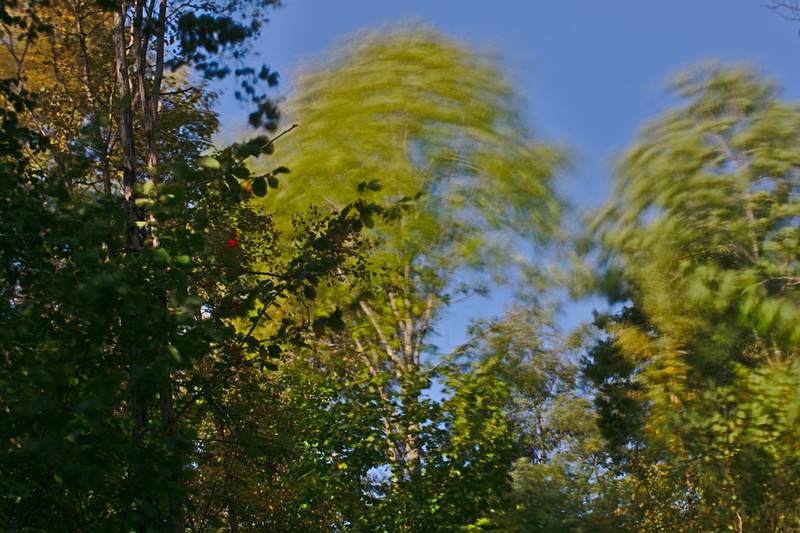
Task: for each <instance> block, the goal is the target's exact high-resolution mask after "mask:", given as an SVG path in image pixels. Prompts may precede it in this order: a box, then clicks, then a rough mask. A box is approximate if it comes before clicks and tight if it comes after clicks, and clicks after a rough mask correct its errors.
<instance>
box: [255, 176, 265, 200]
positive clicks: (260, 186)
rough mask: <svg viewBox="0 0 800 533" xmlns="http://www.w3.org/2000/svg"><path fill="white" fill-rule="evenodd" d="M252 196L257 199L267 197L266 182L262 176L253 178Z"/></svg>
mask: <svg viewBox="0 0 800 533" xmlns="http://www.w3.org/2000/svg"><path fill="white" fill-rule="evenodd" d="M253 194H255V195H256V196H258V197H259V198H263V197H264V196H266V195H267V180H266V178H264V176H258V177H256V178H253Z"/></svg>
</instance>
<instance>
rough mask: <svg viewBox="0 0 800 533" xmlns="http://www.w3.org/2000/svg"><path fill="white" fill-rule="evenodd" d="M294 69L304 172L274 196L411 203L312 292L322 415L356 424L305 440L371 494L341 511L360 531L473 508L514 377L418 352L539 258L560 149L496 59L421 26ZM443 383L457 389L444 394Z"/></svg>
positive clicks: (498, 457)
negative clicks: (446, 323)
mask: <svg viewBox="0 0 800 533" xmlns="http://www.w3.org/2000/svg"><path fill="white" fill-rule="evenodd" d="M294 86H295V89H294V92H293V93H292V94H291V95H290V96H289V98H288V99H287V101H286V103H285V106H284V108H283V109H284V113H285V115H286V116H288V118H289V119H290V120H292V121H294V122H297V123H298V124H299V125H300V127H299V128H298V129H297V130H296V132H293V135H292V136H291V139H289V140H287V142H286V146H285V149H286V150H287V152H286V159H285V161H286V162H287V164H289V165H290V166H291V167H292V168H293V169H298V171H297V172H295V173H293V174H292V176H291V179H290V180H287V186H286V187H283V188H281V190H279V191H277V192H276V193H274V194H270V195H268V196H267V197H266V201H265V203H264V205H265V207H266V208H267V209H268V210H270V211H273V210H280V211H281V212H283V213H286V214H291V213H298V212H301V211H302V210H303V209H304V206H305V205H307V204H309V203H312V204H321V205H325V206H329V208H330V209H331V210H332V211H333V212H337V211H339V210H341V209H342V207H343V206H344V205H345V204H346V203H348V202H349V201H350V197H351V196H352V192H351V191H352V190H353V188H359V189H360V190H363V191H365V192H371V194H373V195H374V196H375V197H376V198H381V199H382V201H384V202H388V203H393V204H394V208H395V211H396V212H397V213H398V214H399V213H401V212H402V213H403V216H400V217H399V218H398V219H397V220H396V221H395V222H394V224H390V225H388V226H383V225H382V226H380V227H375V228H372V230H371V231H370V232H368V235H369V238H370V239H371V241H372V243H373V244H372V246H373V249H372V251H371V253H370V259H371V263H372V267H371V269H370V276H369V278H368V279H359V280H352V283H351V285H350V286H349V287H347V288H339V289H338V290H335V291H323V290H321V291H319V292H317V291H313V292H311V291H310V294H312V296H313V297H315V298H316V303H315V306H314V307H313V308H312V309H311V317H310V318H311V320H313V321H314V323H315V325H316V327H317V331H318V332H319V333H320V335H319V341H318V343H317V345H316V348H315V349H316V352H317V353H316V354H315V355H313V356H311V357H310V361H311V362H312V366H311V369H310V370H311V372H312V373H314V372H322V375H323V380H324V381H326V382H327V384H326V385H325V386H324V387H325V388H326V389H329V390H334V391H336V394H335V396H334V397H332V398H331V400H330V405H329V414H330V416H331V418H330V419H327V420H326V421H325V424H326V428H321V429H320V431H323V432H324V431H335V429H334V428H339V427H347V428H351V429H352V428H356V427H357V428H360V429H359V430H355V431H357V432H356V433H354V434H352V435H350V436H349V437H348V438H347V440H345V441H341V440H334V439H335V437H331V440H328V441H327V442H328V444H327V445H326V444H325V442H326V441H325V439H313V440H308V442H318V443H319V445H314V446H312V447H313V450H311V451H313V453H315V454H319V455H320V456H321V457H334V455H333V454H336V455H335V456H336V457H339V458H338V459H336V460H330V459H328V460H329V461H330V462H329V463H328V464H329V465H330V466H331V467H332V468H337V469H339V470H340V471H345V472H347V474H346V475H344V476H342V475H339V476H336V475H335V474H336V472H332V473H331V474H330V479H336V480H339V481H341V483H342V484H349V486H350V487H351V489H350V491H351V492H352V490H353V489H352V487H355V488H356V492H357V493H358V494H360V497H359V498H360V500H361V502H362V506H361V507H360V508H357V509H355V510H353V511H352V512H349V513H346V514H345V519H346V520H347V521H348V522H347V523H348V527H351V528H356V529H354V530H362V529H363V530H373V529H374V528H376V527H384V528H387V529H389V530H394V531H406V530H409V531H433V530H435V531H445V530H448V528H456V527H457V526H458V525H459V524H466V523H470V522H471V521H472V520H473V519H474V518H475V517H477V516H480V515H481V514H483V513H485V512H486V511H487V505H488V503H487V502H489V501H491V499H492V498H494V497H496V495H497V494H498V491H499V489H501V488H502V486H503V478H504V476H505V474H504V472H505V466H504V465H505V464H507V461H508V455H507V454H506V452H505V451H504V450H506V449H507V444H506V443H505V439H507V436H506V435H507V431H506V429H505V424H506V422H505V421H504V419H503V415H502V409H501V407H502V402H503V397H504V396H505V395H506V392H505V391H504V389H503V387H502V384H499V383H493V382H492V380H491V379H488V378H486V377H484V376H485V375H487V374H486V371H485V370H481V365H480V364H478V365H477V366H473V365H468V364H462V363H458V362H457V356H458V355H459V351H458V350H456V353H453V354H451V355H450V356H448V357H444V358H438V360H437V358H436V357H431V358H429V359H428V360H426V358H425V357H424V355H425V353H426V352H431V353H435V348H434V347H433V346H432V345H431V333H432V331H433V330H434V328H435V326H436V324H437V322H438V320H439V318H440V317H441V316H442V313H443V312H444V310H445V309H446V308H447V307H448V306H449V305H451V304H452V303H453V302H456V301H458V300H460V299H462V298H467V297H470V296H473V295H476V294H482V293H484V292H485V291H486V290H487V287H488V285H489V284H491V283H492V282H502V281H503V280H504V276H506V275H507V274H509V273H510V272H514V273H515V274H516V275H519V274H520V273H525V274H529V273H530V274H532V273H533V272H534V271H535V270H536V269H535V267H534V266H533V265H534V264H535V263H536V260H535V259H534V260H531V259H530V257H531V256H532V255H535V253H536V252H535V250H537V249H538V247H539V245H541V244H543V243H546V242H548V240H549V239H550V238H551V237H552V236H553V235H554V234H555V233H556V231H557V224H558V218H559V211H560V206H559V202H558V200H557V198H556V195H555V193H554V192H553V189H552V178H553V175H554V173H555V172H556V171H557V170H558V169H559V168H561V167H562V166H563V165H564V160H565V157H564V153H563V151H562V150H561V149H559V148H557V147H554V146H552V145H548V144H544V143H541V142H537V141H534V140H532V138H531V136H530V134H529V132H528V131H527V129H526V128H525V127H524V126H523V124H522V120H521V118H520V117H519V102H518V98H517V96H516V95H515V93H514V91H513V90H512V89H511V87H510V86H509V85H508V83H507V82H506V81H505V79H504V76H503V75H502V73H501V72H500V71H499V70H498V69H497V67H496V66H495V65H494V64H493V63H492V61H490V60H489V59H487V58H486V57H484V56H482V55H479V54H476V53H474V52H471V51H469V50H467V49H465V48H464V47H463V46H461V45H459V44H457V43H452V42H449V41H447V40H446V39H444V38H442V37H441V36H439V35H438V34H437V33H436V32H434V31H433V30H431V29H429V28H426V27H401V28H399V29H394V30H391V31H388V32H374V33H369V34H366V35H361V36H357V37H356V38H355V39H353V40H351V41H350V42H349V43H347V44H345V45H343V46H341V47H338V48H336V49H335V50H334V51H333V52H331V53H330V54H328V55H326V56H324V57H322V58H320V59H319V60H318V62H316V63H311V64H309V65H307V66H306V67H305V68H304V69H302V70H301V71H300V73H299V74H298V76H297V78H296V80H295V83H294ZM356 208H358V205H356ZM365 223H366V225H367V226H368V227H369V228H371V227H372V223H371V221H370V220H368V219H367V220H366V221H365ZM319 246H320V247H324V246H326V243H324V242H320V243H319ZM326 326H327V328H326ZM344 327H346V328H347V334H346V335H339V334H337V333H336V331H337V330H341V328H344ZM486 364H488V363H486ZM479 384H480V385H479ZM441 385H444V386H445V387H446V390H447V391H448V393H447V395H446V396H445V399H444V400H438V399H434V398H433V397H432V396H431V394H432V392H431V391H432V390H435V389H436V388H438V387H439V386H441ZM498 402H499V403H498ZM357 405H362V406H369V409H365V410H361V409H358V408H356V407H355V406H357ZM342 409H344V411H342ZM348 410H352V411H350V412H347V411H348ZM342 417H345V419H342ZM342 424H346V426H342ZM362 432H363V433H362ZM345 465H346V466H345ZM338 486H339V485H337V487H338ZM336 491H337V492H338V493H345V489H339V488H337V489H336ZM381 524H382V526H381ZM358 528H362V529H358ZM370 528H373V529H370Z"/></svg>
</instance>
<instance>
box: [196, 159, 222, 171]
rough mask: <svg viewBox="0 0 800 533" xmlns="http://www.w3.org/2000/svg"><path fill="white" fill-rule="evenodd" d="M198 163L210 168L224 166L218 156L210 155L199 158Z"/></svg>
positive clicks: (214, 168)
mask: <svg viewBox="0 0 800 533" xmlns="http://www.w3.org/2000/svg"><path fill="white" fill-rule="evenodd" d="M197 164H198V165H200V166H201V167H203V168H207V169H208V170H219V169H221V168H222V165H221V164H220V162H219V161H218V160H217V159H216V158H214V157H211V156H208V155H207V156H203V157H201V158H200V159H198V160H197Z"/></svg>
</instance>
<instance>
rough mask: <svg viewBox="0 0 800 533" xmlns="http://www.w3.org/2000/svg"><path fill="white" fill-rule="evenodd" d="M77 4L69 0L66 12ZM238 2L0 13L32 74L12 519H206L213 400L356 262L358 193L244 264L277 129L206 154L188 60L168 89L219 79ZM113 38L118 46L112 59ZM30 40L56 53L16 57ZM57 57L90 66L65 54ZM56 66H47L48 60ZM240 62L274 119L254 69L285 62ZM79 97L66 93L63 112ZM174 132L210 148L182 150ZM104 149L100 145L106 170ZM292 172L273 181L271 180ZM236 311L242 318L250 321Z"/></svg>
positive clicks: (5, 478)
mask: <svg viewBox="0 0 800 533" xmlns="http://www.w3.org/2000/svg"><path fill="white" fill-rule="evenodd" d="M273 4H274V3H273V2H266V3H264V4H263V5H262V7H267V6H270V5H273ZM65 7H69V8H75V9H78V11H76V12H75V13H72V12H69V13H65V12H64V11H61V12H60V11H59V10H60V9H62V8H65ZM238 7H241V6H239V5H238V4H226V5H217V4H213V3H206V4H204V5H203V9H202V10H200V11H197V10H190V9H189V6H186V5H183V4H175V5H172V4H169V3H168V2H166V1H163V2H156V3H147V2H133V3H128V2H122V3H119V4H115V3H112V4H108V3H107V2H101V3H88V4H86V3H68V2H65V3H57V4H54V5H52V6H51V5H44V4H40V3H38V2H31V3H30V4H24V5H23V4H21V3H14V4H7V3H2V4H0V20H2V22H3V24H4V25H5V26H4V28H5V37H6V38H7V39H6V45H7V46H6V52H8V55H9V56H10V57H11V59H13V60H14V61H16V63H14V65H16V70H15V72H14V73H13V74H14V75H15V76H23V77H24V76H29V81H28V82H27V83H28V85H26V82H25V81H24V80H23V79H22V78H20V77H16V78H13V79H7V80H4V81H3V82H2V84H0V89H2V93H3V102H2V103H3V108H2V112H1V113H0V117H2V137H1V138H2V146H0V158H2V165H3V168H4V171H3V172H4V180H3V189H4V193H3V200H2V202H0V209H2V217H0V218H2V221H3V222H2V224H3V230H2V237H0V239H2V241H1V242H2V250H0V252H1V253H2V255H1V256H0V259H2V278H0V279H1V280H2V291H3V301H2V304H0V305H1V306H2V307H0V322H1V323H2V328H0V329H2V331H3V340H4V342H3V346H4V356H3V361H4V365H5V367H4V373H3V375H2V377H0V380H1V381H0V386H2V392H1V393H0V434H2V442H3V444H2V447H3V451H2V453H1V454H0V456H2V472H0V491H2V492H0V516H1V517H2V518H0V520H2V523H3V525H4V528H5V529H9V530H14V531H52V530H54V529H67V530H69V531H115V530H120V531H185V529H186V527H192V528H199V527H200V525H201V524H203V523H204V522H203V520H204V516H203V515H202V513H203V511H204V510H205V509H206V508H214V509H216V508H218V506H219V501H218V500H214V499H213V498H210V497H208V498H206V499H205V500H204V499H203V497H204V496H208V493H204V492H203V490H202V483H201V482H200V481H199V479H200V478H201V477H202V476H201V473H200V472H199V469H200V468H201V467H203V466H205V463H204V462H203V461H202V460H201V457H203V452H204V445H207V443H209V442H210V441H209V438H213V437H214V435H213V433H212V435H208V434H207V433H206V432H207V431H208V428H209V427H211V428H212V432H213V431H214V430H216V427H215V426H214V422H215V421H219V416H217V415H218V414H219V410H216V411H215V407H216V406H218V405H219V402H218V401H217V402H216V403H215V400H219V399H220V398H226V397H234V396H236V393H235V390H236V389H237V388H239V387H240V386H241V387H243V388H246V387H248V386H250V385H249V383H248V381H249V377H248V376H250V375H251V374H253V373H254V372H256V371H265V370H269V368H270V365H271V363H270V362H269V361H270V360H271V358H272V357H274V352H275V346H277V345H278V344H280V343H282V342H289V339H291V338H294V337H296V336H300V333H299V330H298V329H297V328H295V329H292V330H289V331H286V332H284V334H283V335H282V336H279V337H278V338H274V339H269V342H265V339H259V338H256V337H254V336H253V335H252V331H253V329H254V327H255V325H257V324H259V323H260V322H262V321H264V320H266V311H267V310H269V309H271V308H272V307H274V306H275V305H276V302H277V301H283V300H285V299H291V298H293V297H294V295H296V294H301V293H302V288H303V287H304V286H307V285H308V284H309V283H310V282H309V281H308V279H307V277H310V278H313V279H315V280H325V279H326V277H327V276H329V275H331V274H332V273H335V272H337V271H338V269H346V265H345V262H346V258H348V257H349V256H350V250H351V248H352V246H353V240H354V237H355V235H356V233H357V232H358V229H359V228H360V227H361V226H363V220H362V218H367V217H369V219H370V220H372V219H374V218H375V217H377V216H380V209H378V208H377V207H376V206H370V205H368V204H366V203H363V202H362V203H361V205H360V207H361V211H360V212H356V211H351V212H350V214H347V213H344V214H339V215H335V216H334V215H332V216H329V217H325V218H323V219H321V220H317V221H315V222H314V225H313V229H314V237H313V238H309V237H308V235H306V234H303V233H302V231H301V230H298V233H299V234H300V236H299V237H297V239H296V240H295V246H294V247H293V248H292V251H291V253H287V254H286V255H283V256H280V257H279V258H274V257H273V256H270V257H271V258H272V259H274V260H273V261H272V265H274V266H275V267H276V269H278V270H276V271H270V272H260V271H254V270H248V269H246V268H245V266H244V265H245V264H251V263H253V262H255V261H261V262H264V261H265V259H264V258H265V256H267V255H269V254H265V253H264V247H263V243H264V242H269V241H268V239H269V238H271V237H272V236H273V235H274V228H273V227H272V226H271V225H270V224H269V217H266V216H264V215H259V214H256V213H253V211H252V209H248V208H247V207H243V206H242V204H241V200H242V199H243V198H244V194H243V193H242V189H244V188H248V187H249V188H250V189H257V188H258V187H260V184H261V183H262V182H265V181H266V177H265V176H264V175H260V176H256V175H254V174H253V173H251V172H250V171H249V170H248V169H247V168H246V167H245V166H244V165H243V164H242V163H243V160H244V159H246V158H248V157H258V156H260V155H263V154H267V153H272V152H273V150H274V143H273V141H274V139H269V138H267V137H265V136H258V137H256V138H254V139H252V140H250V141H248V142H244V143H239V144H236V145H233V146H229V147H226V148H223V149H220V150H218V151H216V152H214V153H211V154H208V155H202V156H201V151H202V150H203V149H204V148H205V146H206V143H207V142H208V136H209V135H210V133H211V132H212V131H213V129H214V127H215V126H216V119H215V117H213V116H212V115H204V114H203V113H204V110H205V108H204V107H203V106H204V103H205V96H204V93H203V91H202V85H200V86H199V87H200V88H196V86H192V85H191V84H190V83H189V80H190V78H181V76H183V75H185V73H183V74H182V73H180V72H179V73H177V74H176V76H175V77H174V78H172V80H174V81H175V83H177V84H178V85H179V86H180V87H181V88H180V89H179V90H180V91H184V89H186V90H185V91H184V92H182V93H181V94H180V95H178V94H170V95H166V94H164V91H163V89H164V88H165V87H167V86H168V84H169V83H171V82H170V81H167V78H169V74H168V68H173V67H174V68H179V67H187V68H188V67H192V68H193V69H194V70H195V71H196V72H197V71H199V72H200V73H201V74H202V75H203V76H206V77H208V76H221V75H223V74H224V73H225V70H226V67H225V66H224V64H220V61H224V57H225V56H226V54H231V56H229V57H233V58H239V59H240V58H241V54H242V53H243V52H244V51H246V40H247V38H249V37H251V36H253V35H254V34H255V32H256V31H257V30H258V27H259V22H258V21H257V20H256V21H252V22H251V21H250V20H247V21H246V22H244V23H240V22H239V21H238V19H237V17H238V16H239V14H238V11H237V9H238ZM79 8H80V9H79ZM80 23H87V24H89V23H91V29H90V28H88V27H87V28H84V30H81V28H80V27H79V25H80ZM67 24H68V25H70V28H71V29H73V30H75V31H74V32H73V31H70V30H67V27H66V25H67ZM108 43H113V44H114V45H115V46H114V48H113V50H114V53H113V54H106V53H105V52H106V51H107V50H108V48H107V47H106V45H107V44H108ZM173 44H174V47H173ZM17 45H19V46H20V47H21V49H22V50H25V53H26V54H28V53H30V54H32V55H36V56H37V57H41V58H43V61H42V62H41V63H38V64H31V63H29V62H27V61H25V60H24V59H23V58H22V56H21V55H20V54H17V55H16V56H15V53H16V52H18V51H19V50H20V49H18V48H16V46H17ZM83 45H86V46H87V47H90V48H87V50H94V49H97V50H99V51H100V52H101V53H98V54H97V55H95V54H92V53H90V52H89V53H87V52H86V51H85V50H83V48H82V46H83ZM61 47H64V48H63V49H62V48H61ZM66 50H70V51H74V52H75V54H74V56H75V57H76V58H77V61H72V59H71V56H69V55H68V57H67V59H66V60H65V61H63V62H61V61H56V56H58V58H63V57H64V54H65V53H66V52H65V51H66ZM11 59H9V57H5V58H4V61H5V65H6V66H7V65H9V64H10V63H9V62H8V61H10V60H11ZM89 59H91V63H90V64H89V66H88V67H87V69H86V70H81V69H80V68H79V67H80V66H81V62H82V61H83V62H84V63H83V64H84V65H86V63H85V61H88V60H89ZM104 61H106V63H104ZM43 66H48V67H49V70H48V71H47V72H46V73H45V72H44V71H42V72H39V71H38V70H37V69H39V68H41V67H43ZM58 66H60V67H61V68H62V69H63V71H62V70H59V69H58V68H57V67H58ZM108 73H114V77H113V78H109V77H107V74H108ZM239 73H240V74H242V75H244V76H247V77H249V78H250V81H247V82H246V83H245V87H246V88H247V91H246V92H247V94H246V96H248V97H253V98H255V99H256V100H257V103H258V104H259V109H258V110H257V111H256V112H255V115H254V116H253V117H252V118H253V120H252V121H253V122H254V123H257V124H258V123H265V122H266V123H269V122H270V121H272V120H273V119H274V118H275V116H276V109H275V108H274V104H273V103H271V102H269V101H267V100H266V99H264V98H262V97H261V96H259V93H258V92H257V91H256V88H255V87H254V85H253V84H252V79H263V80H264V81H266V82H267V83H268V84H273V83H274V82H275V81H276V79H275V75H274V73H271V72H270V71H269V70H268V69H266V68H264V69H262V70H261V71H258V72H257V71H255V70H253V69H247V68H243V69H241V72H239ZM90 78H91V79H90ZM34 81H36V82H41V84H42V85H43V86H49V87H52V86H54V85H59V84H60V89H59V90H58V91H57V92H56V95H57V96H55V97H54V99H56V100H59V99H61V100H60V101H58V102H55V104H54V105H52V106H50V105H48V103H47V102H44V103H43V104H42V105H41V107H38V108H37V107H36V105H35V103H34V101H33V100H34V95H31V94H30V93H29V92H28V91H26V87H31V86H32V85H33V82H34ZM56 82H57V83H56ZM112 88H113V89H114V91H116V92H114V91H112V90H111V89H112ZM81 91H83V93H82V92H81ZM170 92H171V91H170ZM99 95H102V99H103V102H102V104H101V103H100V102H99V100H100V96H99ZM70 98H73V99H74V102H75V104H74V105H73V106H71V107H69V108H67V109H63V108H61V106H62V105H63V102H64V101H69V99H70ZM181 99H184V100H183V103H180V104H175V105H176V107H177V108H178V109H177V110H176V111H177V117H170V114H171V112H172V111H173V109H172V108H171V104H172V103H174V102H180V101H181ZM93 102H94V103H93ZM95 104H96V106H97V107H95ZM181 113H183V114H182V115H181ZM105 114H108V118H109V120H108V122H107V123H106V122H103V120H102V119H103V116H104V115H105ZM65 117H66V118H65ZM180 117H184V118H185V117H192V118H191V120H190V122H188V123H179V122H180V121H181V120H183V119H182V118H180ZM62 118H64V120H63V121H62V120H61V119H62ZM171 119H175V122H171ZM26 126H27V127H26ZM139 126H141V127H139ZM112 128H113V130H114V131H112ZM186 128H188V129H186ZM37 130H38V132H37ZM98 131H99V134H98ZM43 134H46V135H47V136H52V137H53V139H52V142H48V141H47V140H46V139H45V138H44V136H43ZM65 137H68V138H71V139H73V140H74V142H73V141H69V140H65ZM179 137H180V138H181V140H182V141H186V140H191V139H195V140H196V141H197V143H191V142H189V143H187V142H183V144H181V143H180V142H176V143H174V144H173V143H172V140H174V139H177V138H179ZM109 139H114V140H113V141H111V140H109ZM167 142H169V143H170V144H168V145H167V144H165V143H167ZM93 143H97V144H93ZM110 145H113V146H114V147H115V148H114V149H113V150H112V149H110V148H109V146H110ZM98 146H99V147H100V148H99V149H101V151H102V150H105V149H108V151H107V152H103V153H106V155H107V156H108V158H107V161H105V162H104V161H103V160H102V158H100V162H99V166H93V165H94V163H91V164H90V162H91V159H92V154H93V152H92V151H91V150H93V149H94V148H96V147H98ZM103 147H105V148H103ZM117 147H118V148H117ZM156 148H158V150H156ZM173 161H174V164H170V163H172V162H173ZM87 165H88V166H87ZM106 165H107V167H106ZM281 172H283V170H279V169H276V171H275V172H274V173H271V174H269V181H270V184H274V182H275V181H276V179H277V178H276V175H277V174H280V173H281ZM6 176H7V177H8V180H6V179H5V177H6ZM254 221H257V222H258V223H259V224H258V227H260V228H261V229H259V230H255V229H252V225H253V224H252V223H253V222H254ZM245 230H247V231H250V234H249V235H248V234H247V233H246V232H245ZM256 234H258V235H259V239H261V241H262V242H261V243H258V242H256V241H257V239H256V238H255V235H256ZM318 238H324V239H326V241H327V242H328V243H329V247H328V248H327V249H326V250H325V251H324V253H323V252H321V251H320V250H318V249H317V248H314V246H313V243H314V239H318ZM256 303H257V305H258V311H256V310H255V309H256V307H257V305H256ZM237 318H238V319H239V321H240V322H246V323H249V324H250V326H251V329H250V330H248V331H244V332H237V331H236V330H235V328H234V327H233V320H234V319H237ZM215 416H216V418H215ZM279 424H280V421H279V420H271V421H269V423H267V424H265V427H262V428H260V430H261V431H262V433H263V432H264V431H267V430H268V428H269V427H270V425H273V426H274V425H279ZM238 425H240V424H238ZM225 429H226V430H227V428H225ZM224 436H227V434H226V435H224ZM204 443H205V444H204ZM195 477H197V478H198V481H194V480H193V478H195ZM235 503H236V502H235V501H234V499H229V500H228V501H227V502H225V504H223V506H222V507H223V509H224V510H223V516H224V517H225V518H226V519H227V522H228V525H229V526H230V528H231V529H235V528H236V527H238V520H245V521H246V520H247V519H248V516H247V515H246V514H242V511H241V509H239V511H238V512H239V514H237V511H236V509H235V505H234V504H235ZM195 506H196V507H195Z"/></svg>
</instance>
